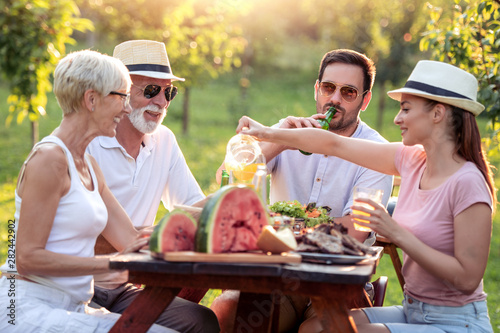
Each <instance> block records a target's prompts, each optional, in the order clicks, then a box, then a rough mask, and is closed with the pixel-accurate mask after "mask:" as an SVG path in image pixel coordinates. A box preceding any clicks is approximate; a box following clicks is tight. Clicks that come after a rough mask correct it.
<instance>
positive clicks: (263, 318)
mask: <svg viewBox="0 0 500 333" xmlns="http://www.w3.org/2000/svg"><path fill="white" fill-rule="evenodd" d="M279 305H280V299H279V295H274V294H273V295H269V294H255V293H248V292H241V293H240V299H239V301H238V309H237V310H236V318H235V322H234V328H233V332H278V331H277V329H278V326H279V308H280V307H279Z"/></svg>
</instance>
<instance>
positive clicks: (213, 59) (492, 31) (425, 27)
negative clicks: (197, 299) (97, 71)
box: [0, 0, 500, 332]
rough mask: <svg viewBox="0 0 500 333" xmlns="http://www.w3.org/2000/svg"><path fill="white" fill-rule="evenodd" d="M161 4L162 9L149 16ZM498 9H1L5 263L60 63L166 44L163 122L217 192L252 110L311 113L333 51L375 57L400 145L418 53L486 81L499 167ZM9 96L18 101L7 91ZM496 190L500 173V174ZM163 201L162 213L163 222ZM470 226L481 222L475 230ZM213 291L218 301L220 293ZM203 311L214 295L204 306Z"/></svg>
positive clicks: (384, 111)
mask: <svg viewBox="0 0 500 333" xmlns="http://www.w3.org/2000/svg"><path fill="white" fill-rule="evenodd" d="M151 6H153V8H151ZM499 8H500V5H499V2H498V1H458V0H457V1H449V0H446V1H445V0H442V1H440V0H436V1H431V3H427V2H425V1H396V0H385V1H374V0H366V1H365V0H351V1H347V0H339V1H335V2H333V4H332V2H331V1H327V0H315V1H312V0H294V1H285V0H276V1H264V0H255V1H250V0H247V1H244V0H233V1H231V0H226V1H222V0H221V1H208V0H206V1H203V0H189V1H182V2H180V1H166V0H159V1H157V2H155V3H154V4H151V3H150V2H146V1H144V0H136V1H134V2H126V1H119V0H76V1H70V0H62V1H57V2H54V1H48V0H47V1H45V0H39V1H28V0H17V1H15V0H2V2H0V27H1V29H2V32H1V33H0V73H1V74H2V79H1V81H0V242H1V244H2V246H0V261H2V262H3V261H4V260H5V258H6V255H7V251H6V247H5V246H4V244H6V243H7V232H8V230H7V222H8V220H12V219H13V218H14V210H15V209H14V189H15V184H16V180H17V173H18V171H19V168H20V166H21V164H22V162H23V160H24V158H25V157H26V156H27V154H28V152H29V150H30V149H31V147H32V144H33V142H36V141H37V140H38V139H39V138H42V137H44V136H46V135H48V134H49V133H50V132H51V131H52V130H53V129H54V128H55V127H57V125H58V124H59V122H60V120H61V111H60V108H59V106H58V105H57V102H56V100H55V98H54V96H53V94H52V93H51V91H50V89H51V75H50V73H52V71H53V68H54V65H55V64H56V63H57V61H58V59H60V58H61V57H62V56H64V54H65V53H67V52H70V51H71V50H79V49H84V48H91V49H94V50H98V51H101V52H104V53H107V54H112V50H113V47H114V45H116V44H117V43H119V42H121V41H124V40H128V39H136V38H145V39H155V40H159V41H163V42H165V43H166V45H167V51H168V53H169V57H170V61H171V64H172V68H173V72H174V74H176V75H178V76H181V77H185V78H186V82H179V83H176V85H178V86H179V88H180V94H179V96H178V97H176V99H175V100H174V101H173V103H172V104H171V105H170V107H169V109H168V115H167V117H166V118H165V120H164V124H165V125H167V126H168V127H169V128H171V129H172V130H173V132H174V133H175V134H176V135H177V139H178V141H179V144H180V146H181V148H182V151H183V152H184V155H185V157H186V160H187V162H188V165H189V166H190V168H191V170H192V172H193V174H194V176H195V178H196V179H197V180H198V182H199V184H200V186H201V187H202V189H203V191H204V192H205V194H209V193H213V192H214V191H216V190H217V189H218V185H217V184H216V182H215V171H216V170H217V168H218V167H219V165H220V163H221V162H222V160H223V158H224V155H225V146H226V143H227V141H228V140H229V139H230V138H231V136H233V135H234V134H235V131H234V130H235V128H236V124H237V121H238V119H239V118H240V117H241V116H242V115H249V116H251V117H253V118H255V119H256V120H258V121H260V122H262V123H264V124H268V125H270V124H274V123H276V122H277V121H278V120H279V119H281V118H283V117H285V116H287V115H296V116H309V115H311V114H313V113H314V112H315V104H314V99H313V92H314V88H313V85H314V82H315V80H316V78H317V71H318V65H319V62H320V60H321V57H322V56H323V54H324V53H325V52H327V51H329V50H331V49H335V48H352V49H355V50H358V51H361V52H364V53H366V54H367V55H368V56H369V57H371V58H372V59H373V60H374V61H375V62H376V65H377V78H376V85H375V87H374V90H373V99H372V101H371V103H370V105H369V107H368V109H367V110H366V111H365V112H363V113H362V114H361V118H362V119H363V120H364V121H365V122H367V123H368V124H369V125H370V126H372V127H374V128H376V129H378V130H379V132H380V133H381V134H382V135H383V136H384V137H386V138H387V139H388V140H390V141H399V140H400V139H401V138H400V131H399V129H398V127H397V126H395V125H394V124H393V119H394V116H395V115H396V114H397V112H398V110H399V105H398V104H397V103H396V102H394V101H393V100H391V99H389V98H388V97H387V95H386V92H387V91H388V90H390V89H391V88H393V87H398V86H400V85H402V84H404V79H405V78H407V77H408V75H409V73H410V71H411V68H413V66H414V65H415V64H416V62H417V61H418V60H420V59H439V60H443V61H446V62H449V63H452V64H455V65H457V66H460V67H462V68H464V69H467V70H469V71H470V72H472V73H473V74H474V75H476V77H477V78H478V79H479V80H480V94H479V98H480V100H481V102H483V103H484V104H485V105H486V106H487V111H486V112H484V113H483V114H482V115H481V116H480V117H478V118H477V120H478V123H479V127H480V130H481V133H482V136H483V139H484V143H485V147H486V148H487V149H488V152H489V155H490V159H491V161H492V163H493V164H494V165H495V166H496V167H497V168H498V167H499V166H500V155H499V153H498V141H497V116H498V113H500V102H499V99H500V98H499V87H500V78H499V75H498V70H499V66H500V60H499V55H498V54H499V53H500V28H499V16H500V14H499V11H500V9H499ZM9 96H10V97H9ZM495 181H496V185H497V187H498V186H500V175H499V173H498V171H496V172H495ZM165 212H166V211H165V209H164V208H163V207H160V210H159V213H158V218H161V217H162V216H163V215H164V214H165ZM473 222H474V221H471V223H473ZM498 227H500V217H499V215H498V214H496V215H495V217H494V225H493V238H492V243H491V248H490V258H489V262H488V267H487V270H486V275H485V277H484V285H485V290H486V292H487V293H488V308H489V314H490V317H491V319H492V324H493V327H494V329H495V332H497V331H500V283H499V282H500V234H499V233H498V231H497V229H498ZM378 275H387V276H389V286H388V291H387V297H386V301H385V305H390V304H399V303H400V302H401V297H402V293H401V289H400V286H399V284H398V280H397V277H396V275H395V274H394V270H393V267H392V264H391V261H390V258H389V256H387V255H386V256H384V257H383V258H382V260H381V263H380V266H379V267H378V269H377V273H376V276H375V277H374V279H376V277H377V276H378ZM213 294H214V293H212V295H213ZM203 302H204V303H205V304H208V303H209V302H210V299H209V298H206V299H204V300H203Z"/></svg>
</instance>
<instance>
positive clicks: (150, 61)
mask: <svg viewBox="0 0 500 333" xmlns="http://www.w3.org/2000/svg"><path fill="white" fill-rule="evenodd" d="M113 57H115V58H118V59H120V60H121V61H122V62H123V63H124V64H125V66H127V68H128V71H129V73H130V74H131V75H142V76H147V77H152V78H155V79H170V80H178V81H184V79H183V78H181V77H177V76H175V75H174V74H173V73H172V68H171V67H170V61H168V55H167V49H166V47H165V44H163V43H160V42H156V41H153V40H129V41H127V42H123V43H121V44H118V45H117V46H116V47H115V50H114V52H113Z"/></svg>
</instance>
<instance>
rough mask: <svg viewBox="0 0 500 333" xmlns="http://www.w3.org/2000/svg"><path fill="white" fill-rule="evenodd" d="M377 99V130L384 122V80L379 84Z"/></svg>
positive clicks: (379, 129) (380, 128)
mask: <svg viewBox="0 0 500 333" xmlns="http://www.w3.org/2000/svg"><path fill="white" fill-rule="evenodd" d="M378 91H379V99H378V110H377V123H376V129H377V131H378V132H380V131H381V130H382V126H383V124H384V111H385V96H386V94H385V93H384V92H385V81H382V82H381V83H380V84H379V89H378Z"/></svg>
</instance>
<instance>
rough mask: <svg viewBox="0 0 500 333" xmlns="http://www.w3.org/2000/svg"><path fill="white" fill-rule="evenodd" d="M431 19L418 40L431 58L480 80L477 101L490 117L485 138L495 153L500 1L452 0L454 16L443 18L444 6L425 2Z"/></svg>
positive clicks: (499, 129) (499, 112)
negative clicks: (487, 137)
mask: <svg viewBox="0 0 500 333" xmlns="http://www.w3.org/2000/svg"><path fill="white" fill-rule="evenodd" d="M428 10H429V15H430V20H429V23H428V25H427V32H426V33H425V36H424V37H423V38H422V40H421V42H420V48H421V49H422V50H431V51H432V55H433V58H434V59H436V60H440V61H444V62H447V63H450V64H453V65H455V66H457V67H460V68H462V69H464V70H466V71H468V72H469V73H472V74H473V75H474V76H475V77H476V78H477V79H478V82H479V92H478V101H479V102H480V103H482V104H483V105H484V106H485V107H486V109H485V111H486V115H487V117H488V118H489V119H490V120H491V124H492V128H493V130H494V133H493V136H492V137H491V138H489V139H487V140H486V144H487V146H488V147H489V148H490V149H492V148H494V149H492V150H491V152H492V153H496V154H498V153H499V152H500V151H499V149H498V143H499V142H500V124H499V123H498V121H499V117H500V2H499V1H493V0H486V1H479V0H463V1H459V0H455V6H454V15H453V17H452V18H451V19H443V17H442V13H443V9H442V8H439V7H435V6H432V5H430V4H428Z"/></svg>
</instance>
